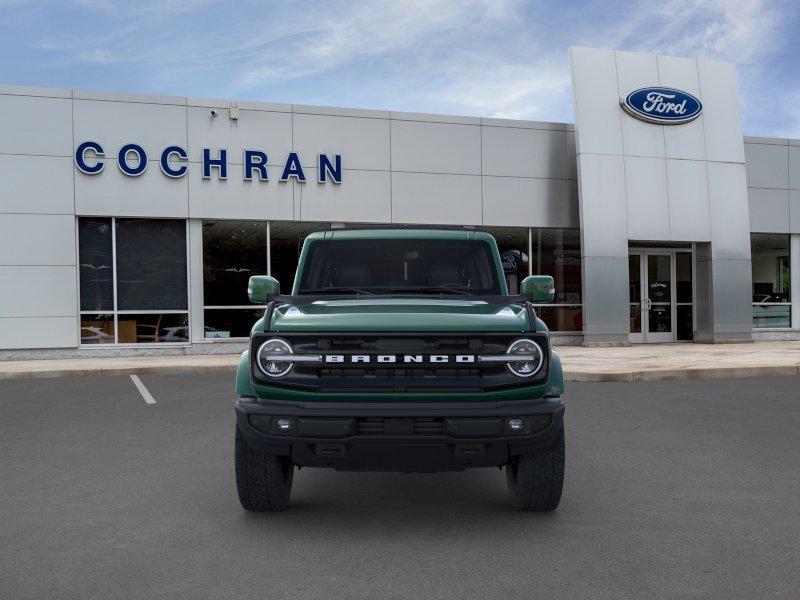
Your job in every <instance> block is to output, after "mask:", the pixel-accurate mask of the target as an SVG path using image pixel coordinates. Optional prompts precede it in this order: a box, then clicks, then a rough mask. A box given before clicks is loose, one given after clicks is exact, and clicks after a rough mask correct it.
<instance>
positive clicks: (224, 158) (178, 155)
mask: <svg viewBox="0 0 800 600" xmlns="http://www.w3.org/2000/svg"><path fill="white" fill-rule="evenodd" d="M115 158H116V161H115V162H116V163H117V167H118V168H119V170H120V171H122V172H123V173H124V174H125V175H127V176H129V177H138V176H139V175H142V174H143V173H144V172H145V171H146V170H147V166H148V162H147V161H148V155H147V152H146V151H145V149H144V148H142V146H140V145H139V144H125V145H124V146H122V147H121V148H120V149H119V150H118V151H117V153H116V157H115ZM157 158H158V162H159V165H160V167H161V172H162V173H163V174H164V175H166V176H167V177H172V178H173V179H178V178H180V177H184V176H185V175H186V172H187V171H188V170H189V164H188V163H189V153H188V152H187V151H186V148H184V147H182V146H167V147H166V148H164V149H163V150H162V151H161V153H160V154H159V155H158V157H157ZM105 159H106V153H105V150H104V149H103V146H101V145H100V144H99V143H98V142H94V141H86V142H82V143H80V144H78V147H77V148H76V149H75V166H76V167H78V170H79V171H80V172H81V173H86V174H87V175H99V174H100V173H102V172H103V169H105V166H106V163H105ZM268 160H269V159H268V157H267V153H266V152H263V151H261V150H244V151H243V153H242V162H241V164H240V165H234V164H231V165H230V166H231V167H235V168H238V167H241V168H242V171H243V173H242V177H243V179H244V180H245V181H253V179H257V180H258V181H269V170H268V167H267V161H268ZM199 163H200V164H198V165H196V166H197V167H199V168H201V169H202V170H203V179H211V178H212V173H216V177H217V178H218V179H222V180H225V179H227V178H228V166H229V165H228V150H227V149H226V148H219V149H217V150H212V149H211V148H203V151H202V157H201V160H200V161H199ZM314 167H316V169H317V181H319V183H327V182H328V181H332V182H333V183H342V155H341V154H332V155H327V154H319V155H317V162H316V164H315V165H314ZM280 171H281V176H280V181H289V180H290V179H295V180H297V181H299V182H300V183H305V182H306V173H305V170H304V169H303V164H302V162H301V161H300V156H299V155H298V154H297V152H289V156H288V157H287V158H286V160H285V161H283V167H282V168H280Z"/></svg>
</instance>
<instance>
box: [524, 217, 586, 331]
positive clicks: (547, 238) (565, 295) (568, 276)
mask: <svg viewBox="0 0 800 600" xmlns="http://www.w3.org/2000/svg"><path fill="white" fill-rule="evenodd" d="M531 256H532V261H533V272H534V273H535V274H538V275H550V276H551V277H552V278H553V282H554V283H555V288H556V294H555V298H554V299H553V304H549V305H542V306H537V307H536V310H537V312H538V313H539V315H540V316H541V317H542V320H543V321H544V322H545V323H546V324H547V326H548V327H549V328H550V329H551V330H552V331H563V332H580V331H583V310H582V306H581V302H582V296H581V287H582V286H581V236H580V230H578V229H542V228H539V229H534V230H533V253H532V255H531Z"/></svg>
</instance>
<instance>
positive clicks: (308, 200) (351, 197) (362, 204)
mask: <svg viewBox="0 0 800 600" xmlns="http://www.w3.org/2000/svg"><path fill="white" fill-rule="evenodd" d="M307 175H308V176H309V182H308V183H306V184H305V185H303V184H296V187H295V192H294V193H295V197H296V199H298V200H299V206H300V215H299V218H300V219H302V220H303V221H351V222H362V223H391V221H392V218H391V185H390V177H389V173H387V172H383V171H344V173H343V175H342V181H343V182H342V184H341V185H334V184H331V183H317V181H316V180H317V171H316V169H313V170H310V171H309V172H308V173H307ZM345 182H346V184H347V185H345Z"/></svg>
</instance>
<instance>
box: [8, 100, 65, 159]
mask: <svg viewBox="0 0 800 600" xmlns="http://www.w3.org/2000/svg"><path fill="white" fill-rule="evenodd" d="M0 131H2V132H3V133H2V135H0V152H1V153H4V154H45V155H48V156H72V151H73V147H72V101H71V100H67V99H66V98H41V97H33V96H0Z"/></svg>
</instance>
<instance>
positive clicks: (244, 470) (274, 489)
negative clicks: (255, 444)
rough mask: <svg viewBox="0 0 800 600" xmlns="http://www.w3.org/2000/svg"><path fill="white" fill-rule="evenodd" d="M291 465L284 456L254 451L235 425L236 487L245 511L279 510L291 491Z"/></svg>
mask: <svg viewBox="0 0 800 600" xmlns="http://www.w3.org/2000/svg"><path fill="white" fill-rule="evenodd" d="M293 478H294V465H293V464H292V463H291V461H290V460H289V457H287V456H277V455H275V454H267V453H266V452H258V451H257V450H254V449H253V448H251V447H250V446H248V445H247V442H246V441H245V439H244V435H242V432H241V430H240V429H239V426H238V425H237V426H236V490H237V491H238V492H239V502H241V503H242V507H243V508H245V509H246V510H283V509H284V508H286V507H287V506H289V496H290V495H291V494H292V480H293Z"/></svg>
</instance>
